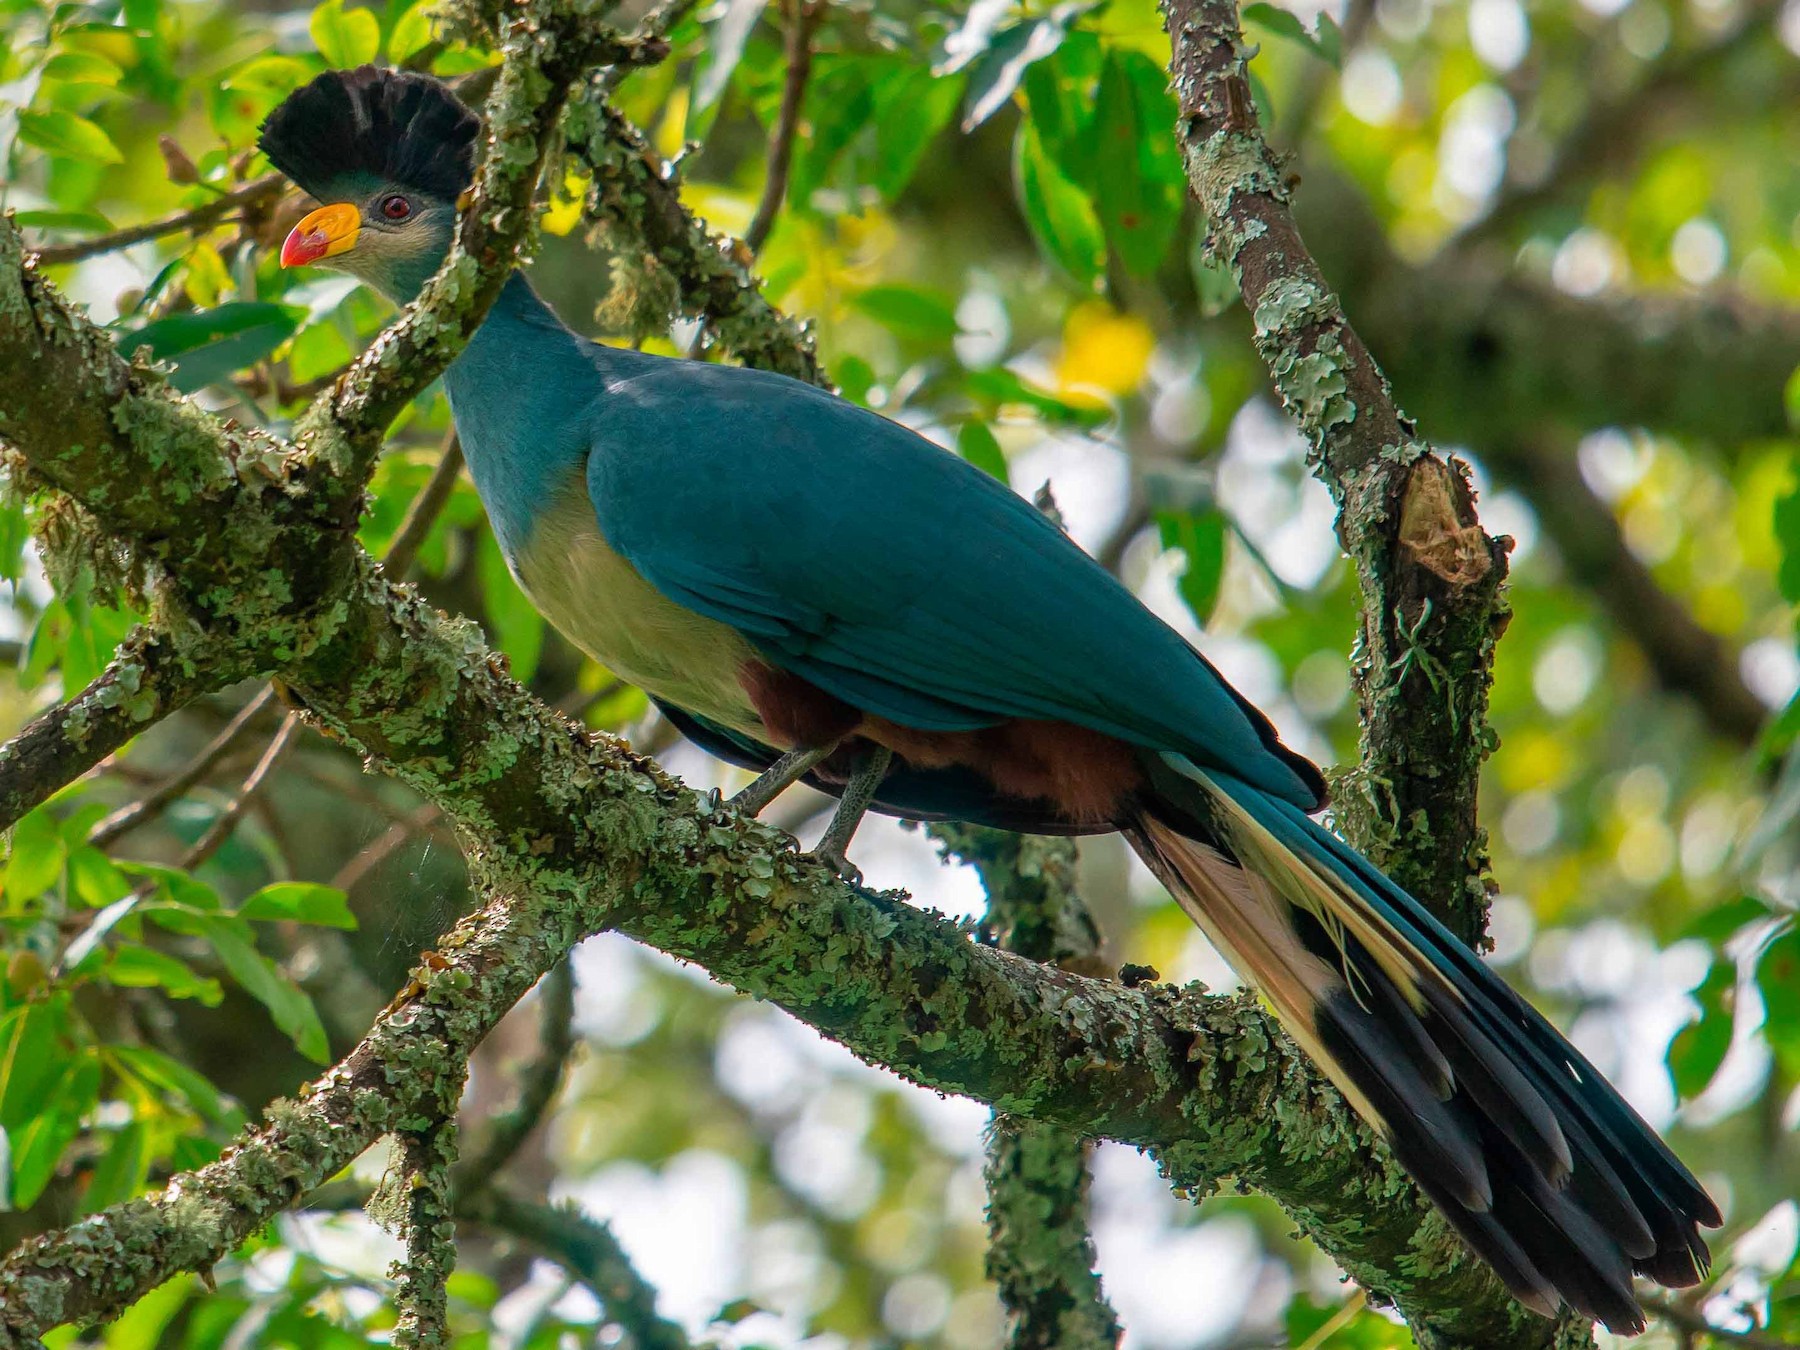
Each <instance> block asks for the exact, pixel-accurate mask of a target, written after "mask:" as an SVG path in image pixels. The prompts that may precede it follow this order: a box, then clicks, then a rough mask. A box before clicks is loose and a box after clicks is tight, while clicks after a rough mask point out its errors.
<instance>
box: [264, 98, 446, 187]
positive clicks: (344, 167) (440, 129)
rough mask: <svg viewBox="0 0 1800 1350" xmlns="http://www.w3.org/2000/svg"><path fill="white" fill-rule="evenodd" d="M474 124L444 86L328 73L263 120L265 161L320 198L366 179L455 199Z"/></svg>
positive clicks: (288, 99) (285, 101) (284, 101)
mask: <svg viewBox="0 0 1800 1350" xmlns="http://www.w3.org/2000/svg"><path fill="white" fill-rule="evenodd" d="M480 134H481V120H480V119H479V118H477V117H476V116H475V114H474V113H472V112H470V111H469V110H468V109H467V108H465V107H463V105H462V104H461V103H459V102H457V100H456V95H454V94H452V93H451V92H450V90H449V88H448V86H446V85H445V84H443V83H442V82H441V81H439V80H434V79H432V78H431V77H430V76H429V75H414V74H410V73H407V72H404V71H398V70H382V69H380V68H379V67H376V66H359V67H358V68H357V69H355V70H328V71H326V72H325V73H324V74H323V75H321V76H319V77H318V78H317V79H316V80H314V81H313V82H312V83H311V84H307V85H303V86H301V87H300V88H299V89H296V90H295V91H294V92H293V93H291V94H289V95H288V96H287V98H286V99H284V100H283V101H282V103H281V106H280V107H278V108H276V109H275V111H274V112H272V113H270V114H269V115H268V117H267V118H265V119H264V121H263V124H262V132H261V134H260V135H259V136H258V138H257V144H258V145H260V146H261V147H262V151H263V153H264V154H265V155H267V156H268V157H269V162H270V163H272V164H273V165H274V166H275V167H276V168H278V169H280V170H281V171H282V172H283V173H285V174H286V175H287V176H288V177H289V178H291V179H293V180H294V181H295V182H296V183H298V184H299V185H300V186H301V187H303V188H305V189H306V190H307V191H308V192H310V193H312V195H313V196H315V197H317V198H319V199H320V200H324V199H325V198H326V196H327V194H328V193H329V191H330V188H331V185H332V184H333V183H334V182H338V181H341V180H342V179H344V178H346V177H348V176H349V175H351V174H366V175H370V176H373V177H376V178H380V179H383V180H385V181H387V182H390V183H397V184H399V185H401V186H402V187H409V188H412V189H413V190H414V191H417V192H423V193H427V194H429V195H431V196H433V197H437V198H440V199H441V200H444V201H454V200H455V199H456V198H457V197H459V196H461V195H462V192H463V189H464V188H466V187H468V186H469V184H470V183H471V182H473V181H474V179H475V141H476V138H477V137H478V136H479V135H480Z"/></svg>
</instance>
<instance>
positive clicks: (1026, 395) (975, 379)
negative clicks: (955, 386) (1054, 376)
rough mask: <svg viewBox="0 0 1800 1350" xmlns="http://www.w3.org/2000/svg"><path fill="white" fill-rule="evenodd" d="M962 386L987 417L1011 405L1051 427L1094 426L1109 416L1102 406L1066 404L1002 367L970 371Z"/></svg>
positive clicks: (1013, 371) (1016, 373)
mask: <svg viewBox="0 0 1800 1350" xmlns="http://www.w3.org/2000/svg"><path fill="white" fill-rule="evenodd" d="M963 388H964V389H966V390H967V391H968V394H969V397H970V398H972V399H974V400H975V401H976V402H978V403H979V404H980V405H981V406H982V407H983V408H984V409H985V410H986V412H987V415H988V416H989V418H990V419H991V418H993V417H994V416H996V415H997V414H998V413H999V412H1000V410H1001V409H1003V408H1006V407H1008V406H1009V405H1014V404H1017V405H1022V406H1024V407H1027V408H1030V409H1031V410H1032V411H1033V412H1034V413H1036V414H1037V416H1038V419H1039V420H1040V421H1042V422H1044V423H1046V424H1048V425H1050V426H1059V427H1097V426H1099V425H1100V424H1101V423H1102V422H1105V421H1106V420H1107V419H1108V418H1110V417H1111V416H1112V414H1111V413H1110V412H1108V411H1107V410H1106V409H1105V408H1101V407H1094V406H1092V405H1080V404H1074V403H1066V402H1064V401H1063V400H1062V399H1060V398H1058V397H1056V395H1054V394H1051V393H1047V392H1045V391H1044V390H1042V389H1040V388H1038V387H1037V386H1036V385H1035V384H1032V383H1031V382H1030V381H1029V380H1027V379H1025V377H1024V376H1022V375H1020V374H1019V373H1018V372H1017V371H1016V370H1009V369H1008V368H1007V367H1005V366H994V367H992V368H991V369H988V370H972V371H970V372H969V373H968V374H967V375H966V376H965V377H964V379H963Z"/></svg>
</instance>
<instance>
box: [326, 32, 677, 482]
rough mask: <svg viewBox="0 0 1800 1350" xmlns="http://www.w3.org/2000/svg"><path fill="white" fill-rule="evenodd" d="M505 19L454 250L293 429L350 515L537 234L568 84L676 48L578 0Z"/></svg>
mask: <svg viewBox="0 0 1800 1350" xmlns="http://www.w3.org/2000/svg"><path fill="white" fill-rule="evenodd" d="M445 17H446V18H447V19H448V20H449V23H450V27H451V30H452V31H456V30H457V28H458V26H459V25H460V27H461V28H462V29H464V30H469V29H473V30H477V31H479V30H482V29H485V28H486V26H487V24H488V22H489V18H488V16H486V15H484V14H482V13H481V12H479V10H478V9H477V11H476V12H474V13H459V12H458V10H457V9H456V8H455V7H451V8H450V9H449V10H447V11H446V14H445ZM500 27H501V33H500V37H501V41H500V50H501V53H502V55H503V57H504V60H503V62H502V64H501V67H500V76H499V79H498V80H497V81H496V83H495V85H494V91H493V93H492V94H490V95H489V97H488V101H487V106H486V108H485V110H484V116H483V121H484V124H485V126H486V130H487V138H486V144H487V151H486V154H485V155H484V156H483V158H482V161H481V165H480V168H479V170H478V171H477V174H476V177H475V185H474V190H473V191H474V195H473V197H472V198H471V200H470V203H469V206H468V207H467V209H465V210H463V211H461V212H459V213H458V216H457V222H458V223H457V233H456V237H455V239H454V241H453V242H452V244H451V248H450V252H449V255H448V256H447V257H446V258H445V259H444V262H443V265H442V266H441V267H440V268H439V269H438V272H437V274H436V275H435V276H434V277H432V279H431V280H430V281H429V282H427V283H426V285H425V289H424V291H423V292H422V293H421V294H420V295H419V297H418V299H417V300H415V301H414V302H413V303H412V304H411V305H409V306H408V307H407V310H406V313H405V314H404V315H403V316H402V317H401V319H400V321H399V322H398V323H396V324H394V325H393V326H391V327H389V328H387V329H386V330H384V331H383V332H382V334H381V335H380V336H379V337H378V338H377V339H376V340H375V341H374V342H373V343H372V344H371V345H370V346H369V349H368V350H367V351H365V352H364V353H363V354H362V356H360V357H359V358H357V360H356V362H355V364H354V365H353V366H352V367H351V369H350V371H349V373H348V374H347V376H346V377H345V378H344V379H342V380H340V381H339V382H338V383H337V384H336V385H334V386H333V387H332V389H331V390H330V391H329V396H328V397H327V396H323V395H322V396H321V400H320V404H319V405H316V406H315V407H314V408H313V409H309V410H308V412H307V415H306V416H305V417H304V418H303V419H302V420H301V422H300V424H299V426H298V427H297V428H296V435H295V440H296V443H297V444H298V445H300V446H301V448H302V449H303V450H304V451H305V452H306V454H307V456H308V457H309V458H310V459H313V460H316V461H317V462H318V463H319V464H320V465H322V466H324V467H326V468H328V469H329V470H330V471H331V472H329V473H326V474H322V475H319V478H320V482H319V487H318V490H319V491H320V492H321V493H322V494H323V495H328V496H332V497H335V498H336V499H337V500H338V501H339V502H340V503H341V504H342V505H343V506H344V507H345V508H346V509H347V510H349V511H351V512H352V513H354V512H356V511H359V510H360V509H361V503H362V489H363V484H364V482H365V481H366V480H367V477H368V475H369V473H370V472H371V471H372V469H373V467H374V461H375V455H376V453H377V452H378V451H379V450H380V448H381V437H382V435H383V434H384V433H385V432H386V430H387V428H388V426H389V424H390V423H392V422H393V420H394V418H395V417H397V416H399V414H400V411H401V409H402V408H404V407H405V406H406V405H407V403H409V402H410V401H411V400H412V398H413V396H414V395H416V394H417V393H418V392H419V391H420V390H421V389H423V388H424V387H425V386H426V385H428V384H430V383H431V381H432V380H434V379H436V378H437V377H438V376H439V375H440V374H442V373H443V371H444V369H445V368H446V367H447V366H448V365H449V364H450V362H451V361H453V360H455V359H456V356H457V354H458V353H459V352H461V351H462V349H463V347H464V345H465V344H466V343H467V342H468V340H469V337H470V336H471V335H472V334H473V333H474V331H475V330H476V329H477V328H478V327H480V325H481V321H482V319H484V318H485V317H486V316H487V311H488V308H489V306H491V305H492V304H493V302H494V299H495V297H497V296H498V295H499V294H500V288H501V287H502V286H503V285H505V284H506V278H507V276H508V275H509V274H510V273H511V271H512V268H513V265H514V264H515V263H516V262H518V261H519V260H520V258H522V257H523V256H524V255H525V253H526V252H527V251H528V250H529V248H530V246H531V244H532V243H533V241H534V239H535V237H536V231H537V213H536V212H535V211H534V210H533V209H532V198H533V196H534V195H535V194H536V191H537V184H538V176H539V174H540V172H541V171H542V169H543V166H544V161H545V159H546V158H547V157H548V155H549V153H550V143H551V139H552V133H553V132H554V131H555V129H556V126H557V123H558V121H559V120H560V119H561V117H562V113H563V108H564V105H565V103H566V102H567V100H568V98H569V96H570V93H571V92H572V91H573V90H574V89H576V88H578V87H579V86H580V85H581V82H582V81H583V80H584V78H585V77H586V74H587V72H588V71H589V70H590V69H591V68H592V67H594V66H596V65H645V64H651V63H654V62H656V61H660V60H661V59H662V58H663V57H664V56H666V55H667V54H668V44H667V43H666V42H665V41H664V40H663V39H662V38H660V37H654V36H651V37H642V38H627V37H621V36H619V35H618V34H616V33H614V32H612V31H611V30H610V29H608V28H606V27H604V26H602V25H601V24H600V23H599V21H597V20H596V19H595V18H593V17H592V16H590V15H589V14H587V13H586V12H585V11H584V10H583V9H582V8H581V7H579V6H571V5H565V4H559V3H556V2H555V0H531V2H528V3H521V4H516V5H511V6H509V7H508V8H507V9H506V11H505V16H504V19H503V20H502V21H501V24H500Z"/></svg>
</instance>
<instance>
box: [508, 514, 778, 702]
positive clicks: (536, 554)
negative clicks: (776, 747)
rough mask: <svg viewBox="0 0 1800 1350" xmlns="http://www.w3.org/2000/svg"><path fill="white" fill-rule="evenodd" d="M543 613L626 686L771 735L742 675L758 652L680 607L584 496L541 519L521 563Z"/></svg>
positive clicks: (519, 569) (520, 572)
mask: <svg viewBox="0 0 1800 1350" xmlns="http://www.w3.org/2000/svg"><path fill="white" fill-rule="evenodd" d="M515 571H516V574H517V576H518V578H519V584H520V585H521V586H522V587H523V588H524V590H525V593H526V594H527V595H529V596H530V597H531V601H532V603H533V604H535V605H536V606H537V607H538V609H539V611H540V612H541V613H542V614H543V616H544V617H545V618H546V619H548V620H549V621H550V622H551V623H552V624H554V625H555V626H556V627H557V628H558V629H559V630H561V632H562V633H563V634H564V636H566V637H567V638H568V639H569V640H570V641H571V642H573V643H574V644H575V645H576V646H577V647H580V648H581V649H582V650H583V651H584V652H586V653H587V654H588V655H589V656H591V657H593V658H594V659H595V660H596V661H598V662H599V663H600V664H601V665H603V666H605V667H606V668H607V669H608V670H610V671H612V673H613V674H615V675H617V676H618V677H619V678H620V679H622V680H626V681H629V682H630V683H632V684H635V685H637V686H638V687H639V688H640V689H642V690H644V691H645V692H646V693H650V694H654V695H656V696H657V697H658V698H661V699H666V700H667V701H668V702H670V703H673V704H675V705H676V706H677V707H679V708H683V709H686V710H687V711H688V712H693V713H699V714H700V715H701V716H703V717H707V718H710V719H711V720H713V721H715V722H719V723H721V724H723V725H725V726H728V727H731V728H733V729H734V730H737V731H741V732H744V733H746V734H748V735H752V736H760V735H761V734H762V719H761V718H759V717H758V716H757V715H756V710H755V708H754V707H752V705H751V703H750V700H749V698H748V696H747V695H746V694H745V693H744V689H743V685H742V684H741V683H740V682H739V672H740V671H741V670H742V669H743V666H744V663H745V662H746V661H752V660H755V659H756V651H755V649H754V648H753V647H751V645H750V644H749V643H748V642H747V641H745V639H744V638H743V636H742V635H740V634H739V633H738V632H737V631H736V630H735V629H732V628H729V627H727V626H726V625H724V624H722V623H718V622H717V621H715V620H713V619H708V618H706V617H705V616H703V615H700V614H696V613H694V612H693V611H692V610H689V609H684V608H683V607H682V606H680V605H678V604H676V603H675V602H674V601H673V600H670V599H669V598H668V597H667V596H665V595H663V594H662V592H660V591H658V590H657V589H656V588H655V587H654V586H652V585H651V584H650V583H649V582H647V581H645V580H644V578H643V577H641V576H639V575H638V572H637V570H636V569H635V568H634V567H632V565H631V564H630V563H628V562H627V561H625V559H624V558H622V557H620V556H619V555H618V554H617V553H615V552H614V551H613V550H612V548H611V547H610V546H609V545H608V544H607V542H606V540H605V539H603V538H602V537H601V535H600V530H599V528H598V526H597V525H596V524H595V523H594V513H593V508H592V507H590V506H589V505H588V502H587V500H586V497H585V495H584V494H581V493H579V492H572V493H569V494H566V495H565V496H563V497H561V498H560V499H559V500H558V501H557V502H556V503H555V504H554V505H553V506H552V507H551V509H550V510H549V511H547V512H546V513H545V514H544V515H543V516H542V517H540V519H539V521H538V525H537V529H536V530H535V531H534V532H533V534H532V538H531V542H530V544H529V545H528V546H527V547H526V548H525V549H524V550H523V551H522V552H521V554H520V556H519V557H518V558H517V559H516V560H515Z"/></svg>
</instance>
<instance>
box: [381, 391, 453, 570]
mask: <svg viewBox="0 0 1800 1350" xmlns="http://www.w3.org/2000/svg"><path fill="white" fill-rule="evenodd" d="M462 465H463V452H462V442H460V441H459V440H457V439H456V429H455V428H454V427H452V428H451V429H450V432H449V434H448V435H447V436H445V437H444V449H443V453H442V454H441V455H439V456H438V462H437V467H436V468H434V469H433V470H432V471H431V477H430V478H428V479H426V480H425V486H424V487H422V488H420V489H419V495H418V496H416V497H414V498H413V500H412V505H411V506H409V507H407V509H406V519H405V520H403V521H401V522H400V528H399V529H398V530H397V531H395V533H394V538H393V541H392V542H391V543H390V544H389V545H388V551H387V554H386V556H385V557H383V558H382V560H381V570H382V571H383V572H386V573H387V574H388V576H390V577H392V578H393V579H394V580H395V581H400V580H403V579H404V578H405V576H406V574H407V573H408V572H410V571H412V565H413V563H414V562H415V561H417V559H418V556H419V549H420V548H421V547H422V546H423V545H424V543H425V539H426V537H427V536H428V535H429V534H430V533H431V527H432V525H434V524H435V523H436V522H437V518H438V515H439V513H441V512H442V511H443V509H444V504H445V503H446V502H448V501H449V500H450V494H451V493H452V492H453V491H454V490H455V488H456V475H457V474H458V473H460V472H461V471H462Z"/></svg>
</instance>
